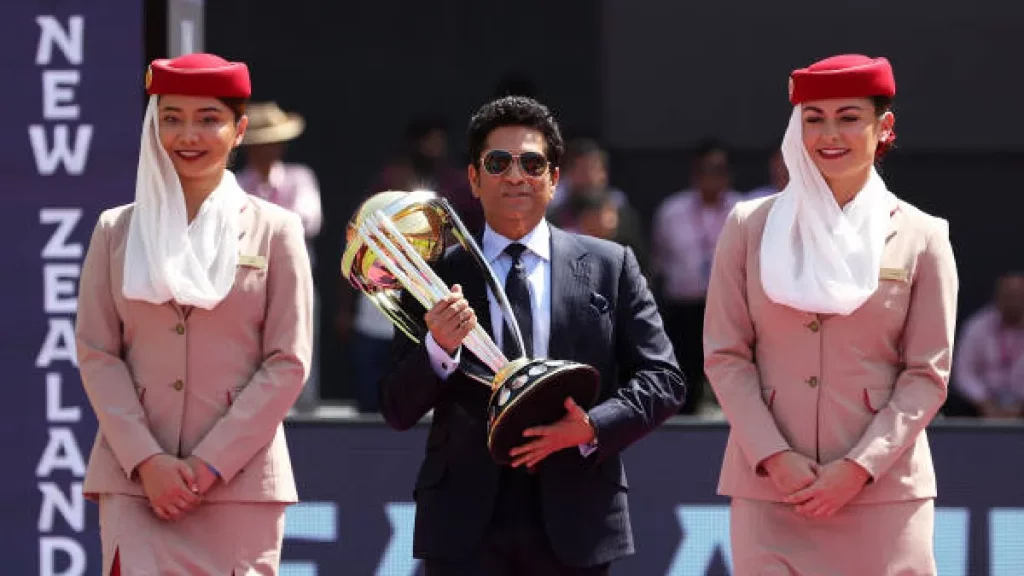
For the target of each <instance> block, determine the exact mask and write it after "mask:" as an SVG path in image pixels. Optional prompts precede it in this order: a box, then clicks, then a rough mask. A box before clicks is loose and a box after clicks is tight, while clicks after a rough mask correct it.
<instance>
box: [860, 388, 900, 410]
mask: <svg viewBox="0 0 1024 576" xmlns="http://www.w3.org/2000/svg"><path fill="white" fill-rule="evenodd" d="M890 398H892V390H891V389H889V388H865V389H864V391H863V393H862V394H861V399H862V400H863V401H864V407H865V408H867V409H868V412H871V413H872V414H878V413H879V412H880V411H881V410H882V408H885V406H886V405H887V404H888V403H889V399H890Z"/></svg>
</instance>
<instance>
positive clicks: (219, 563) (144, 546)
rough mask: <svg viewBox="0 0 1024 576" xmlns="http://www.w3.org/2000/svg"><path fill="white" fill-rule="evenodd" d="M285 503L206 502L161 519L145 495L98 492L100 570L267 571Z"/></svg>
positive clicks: (142, 574)
mask: <svg viewBox="0 0 1024 576" xmlns="http://www.w3.org/2000/svg"><path fill="white" fill-rule="evenodd" d="M285 507H286V505H285V504H274V503H267V504H264V503H249V502H223V503H220V502H211V503H208V504H201V505H200V506H199V508H196V509H195V510H194V511H192V512H190V513H188V514H187V515H185V516H184V517H182V518H181V519H180V520H177V521H176V522H165V521H163V520H161V519H160V518H158V517H157V516H156V515H155V514H154V513H153V511H152V510H151V509H150V508H149V502H148V501H147V500H146V499H145V498H139V497H136V496H126V495H121V494H101V495H100V540H101V543H102V545H103V574H104V576H106V575H107V574H110V569H111V567H112V564H113V561H114V554H115V553H118V554H119V556H120V560H121V576H177V575H181V576H200V575H202V576H232V575H234V576H250V575H256V574H258V575H260V576H272V575H276V574H277V573H278V567H279V566H280V563H281V542H282V539H283V538H284V512H285Z"/></svg>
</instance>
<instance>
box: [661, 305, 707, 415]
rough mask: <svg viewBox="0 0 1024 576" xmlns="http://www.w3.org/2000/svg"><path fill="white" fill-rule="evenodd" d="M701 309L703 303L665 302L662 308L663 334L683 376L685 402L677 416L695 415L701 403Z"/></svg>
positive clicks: (702, 392) (702, 367)
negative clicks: (684, 380)
mask: <svg viewBox="0 0 1024 576" xmlns="http://www.w3.org/2000/svg"><path fill="white" fill-rule="evenodd" d="M704 308H705V303H704V301H703V300H693V301H688V302H686V301H683V302H665V304H664V305H663V306H662V318H663V319H664V321H665V332H667V333H668V338H669V340H671V341H672V348H674V349H675V353H676V360H677V361H679V369H680V370H682V371H683V375H684V376H685V377H686V401H685V402H684V403H683V406H682V408H680V410H679V413H680V414H696V413H697V410H698V408H700V404H701V402H702V401H703V400H704Z"/></svg>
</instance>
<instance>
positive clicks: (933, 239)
mask: <svg viewBox="0 0 1024 576" xmlns="http://www.w3.org/2000/svg"><path fill="white" fill-rule="evenodd" d="M774 201H775V196H772V197H768V198H762V199H758V200H752V201H749V202H744V203H741V204H738V205H737V206H736V208H735V209H734V210H733V212H732V213H731V215H730V216H729V219H728V222H727V223H726V226H725V229H724V230H723V232H722V235H721V237H720V238H719V240H718V245H717V248H716V253H715V259H714V264H713V266H712V273H711V284H710V288H709V290H708V298H707V312H706V316H705V319H704V355H705V370H706V371H707V375H708V378H709V379H710V381H711V385H712V387H713V388H714V390H715V393H716V394H717V396H718V400H719V401H720V403H721V405H722V409H723V411H724V412H725V416H726V417H727V418H728V420H729V423H730V426H731V430H730V433H729V441H728V444H727V446H726V451H725V459H724V462H723V465H722V472H721V478H720V480H719V486H718V489H719V493H720V494H723V495H727V496H734V497H739V498H750V499H756V500H769V501H779V500H781V498H782V496H783V495H782V494H780V493H779V492H777V491H776V489H775V487H774V485H773V484H772V483H771V481H770V480H769V479H768V478H767V477H766V476H765V475H764V472H763V470H762V469H761V467H760V464H761V463H762V462H763V461H764V460H765V458H767V457H769V456H771V455H772V454H775V453H777V452H780V451H783V450H788V449H792V450H794V451H796V452H798V453H800V454H803V455H805V456H808V457H810V458H812V459H814V460H816V461H818V462H819V463H822V464H824V463H828V462H832V461H834V460H837V459H840V458H849V459H851V460H853V461H855V462H857V463H858V464H860V465H861V466H863V467H864V468H865V469H866V470H867V471H868V472H869V473H870V474H871V477H872V478H871V482H870V483H869V485H868V486H867V487H865V489H864V490H863V491H862V492H861V493H860V494H859V495H858V497H857V499H856V500H854V502H884V501H899V500H910V499H917V498H930V497H934V496H935V472H934V469H933V467H932V459H931V452H930V450H929V448H928V439H927V436H926V434H925V430H924V429H925V426H926V425H927V424H928V423H929V422H930V421H931V419H932V417H934V416H935V414H936V412H937V411H938V409H939V407H940V406H941V405H942V403H943V401H944V400H945V398H946V385H947V383H948V378H949V369H950V359H951V357H952V347H953V331H954V323H955V318H956V300H957V290H958V280H957V271H956V264H955V262H954V259H953V250H952V247H951V246H950V243H949V233H948V225H947V223H946V222H945V221H944V220H941V219H939V218H935V217H932V216H929V215H927V214H925V213H924V212H921V211H920V210H918V209H917V208H915V207H913V206H911V205H910V204H907V203H906V202H902V201H898V202H897V203H895V204H894V206H893V211H892V214H891V225H890V230H889V235H888V237H887V239H886V245H885V251H884V253H883V256H882V264H881V267H882V269H881V270H880V271H879V275H880V276H879V277H880V282H879V287H878V290H877V291H876V292H875V294H874V295H873V296H872V297H871V298H870V299H869V300H868V301H867V302H865V303H864V304H863V305H862V306H861V307H860V308H859V309H858V310H857V311H855V312H854V313H853V314H850V315H849V316H839V315H829V316H825V315H815V314H811V313H807V312H802V311H799V310H795V309H793V308H789V307H786V306H782V305H778V304H775V303H774V302H772V301H770V300H769V299H768V298H767V297H766V296H765V294H764V291H763V290H762V288H761V278H760V275H761V262H760V249H761V234H762V232H763V230H764V225H765V220H766V219H767V217H768V212H769V210H770V209H771V206H772V204H773V203H774Z"/></svg>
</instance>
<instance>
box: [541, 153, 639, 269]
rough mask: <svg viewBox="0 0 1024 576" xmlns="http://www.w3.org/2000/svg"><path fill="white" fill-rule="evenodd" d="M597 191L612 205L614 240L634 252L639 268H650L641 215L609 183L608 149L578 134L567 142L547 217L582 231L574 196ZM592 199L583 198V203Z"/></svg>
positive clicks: (572, 230)
mask: <svg viewBox="0 0 1024 576" xmlns="http://www.w3.org/2000/svg"><path fill="white" fill-rule="evenodd" d="M594 191H599V192H598V193H599V194H604V195H606V196H607V197H608V200H609V201H610V202H611V203H612V205H613V206H614V207H615V210H616V213H617V226H616V231H615V236H614V237H613V238H611V240H614V241H615V242H618V243H620V244H623V245H625V246H629V247H630V248H632V249H633V252H634V253H635V254H636V257H637V261H638V262H639V264H640V268H641V270H643V271H644V272H645V273H646V272H648V271H649V262H648V255H647V242H646V238H645V234H644V231H643V230H642V226H641V224H640V216H639V215H638V214H637V213H636V210H634V209H633V207H632V206H630V204H629V199H628V197H627V196H626V194H625V192H623V191H622V190H619V189H618V188H615V187H613V186H611V185H610V184H609V179H608V153H607V152H606V151H605V150H604V149H603V148H601V146H600V144H598V143H597V142H596V141H594V140H590V139H587V138H579V139H575V140H572V141H570V142H569V143H568V144H567V145H566V149H565V155H564V156H563V157H562V166H561V167H560V169H559V180H558V185H557V186H556V187H555V197H554V198H553V199H552V200H551V204H550V205H549V206H548V220H550V221H551V223H553V224H554V225H555V226H558V227H559V228H562V229H564V230H568V231H570V232H581V230H580V225H579V223H578V222H577V221H576V218H577V215H576V212H575V209H574V207H573V204H574V201H575V200H574V199H577V197H578V196H586V195H588V194H593V193H594ZM590 200H592V199H589V200H588V199H584V200H583V202H584V203H586V202H588V201H590Z"/></svg>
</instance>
